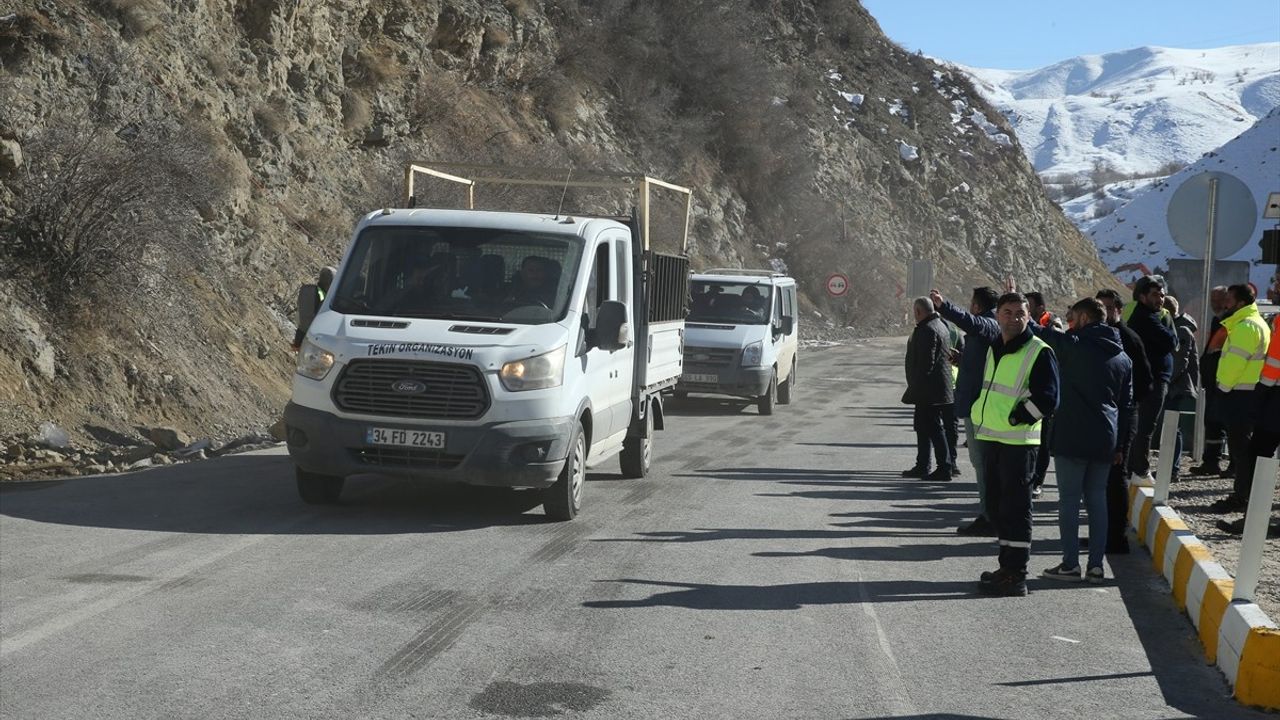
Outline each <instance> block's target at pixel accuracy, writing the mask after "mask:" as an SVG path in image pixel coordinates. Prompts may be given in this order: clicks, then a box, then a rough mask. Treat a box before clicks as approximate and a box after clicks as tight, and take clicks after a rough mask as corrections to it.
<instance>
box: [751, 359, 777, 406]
mask: <svg viewBox="0 0 1280 720" xmlns="http://www.w3.org/2000/svg"><path fill="white" fill-rule="evenodd" d="M777 402H778V371H777V370H774V371H773V377H772V378H770V379H769V387H768V388H767V389H766V390H765V391H764V394H763V395H761V396H760V397H758V398H756V408H757V409H758V410H759V411H760V414H761V415H772V414H773V406H774V405H776V404H777Z"/></svg>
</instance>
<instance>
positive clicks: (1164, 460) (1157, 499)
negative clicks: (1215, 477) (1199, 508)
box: [1151, 410, 1182, 505]
mask: <svg viewBox="0 0 1280 720" xmlns="http://www.w3.org/2000/svg"><path fill="white" fill-rule="evenodd" d="M1181 421H1182V413H1180V412H1178V411H1177V410H1165V411H1164V425H1163V426H1162V427H1161V428H1160V461H1159V462H1158V463H1156V489H1155V495H1154V497H1152V499H1151V501H1152V502H1153V503H1154V504H1156V505H1166V504H1168V501H1169V483H1170V482H1172V480H1173V464H1174V463H1175V462H1177V461H1178V458H1175V457H1174V456H1173V448H1174V444H1175V443H1176V442H1177V440H1178V423H1180V422H1181Z"/></svg>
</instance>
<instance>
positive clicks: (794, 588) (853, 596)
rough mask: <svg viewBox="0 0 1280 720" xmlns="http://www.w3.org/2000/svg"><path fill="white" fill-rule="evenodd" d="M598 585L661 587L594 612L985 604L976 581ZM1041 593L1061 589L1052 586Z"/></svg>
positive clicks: (593, 603) (596, 603) (596, 604)
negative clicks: (937, 602)
mask: <svg viewBox="0 0 1280 720" xmlns="http://www.w3.org/2000/svg"><path fill="white" fill-rule="evenodd" d="M596 582H602V583H608V582H615V583H627V584H631V585H646V586H654V587H660V588H674V589H672V590H668V591H665V592H656V593H654V594H653V595H650V596H649V597H647V598H641V599H637V600H588V601H587V602H584V603H582V605H583V607H589V608H597V609H603V608H642V607H682V608H688V609H690V610H799V609H800V608H802V607H805V606H809V605H846V604H848V605H853V604H858V603H864V602H866V603H887V602H919V601H927V600H985V599H987V598H986V597H984V596H982V595H979V594H978V584H977V583H976V582H974V581H972V580H941V581H927V580H864V581H862V582H856V581H850V582H811V583H791V584H785V585H713V584H709V583H681V582H669V581H665V580H640V579H634V578H621V579H618V580H597V581H596ZM1037 589H1038V590H1040V589H1043V590H1046V591H1047V590H1056V589H1059V588H1057V587H1053V586H1048V587H1044V588H1037Z"/></svg>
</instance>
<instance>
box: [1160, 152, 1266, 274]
mask: <svg viewBox="0 0 1280 720" xmlns="http://www.w3.org/2000/svg"><path fill="white" fill-rule="evenodd" d="M1212 180H1217V181H1218V201H1217V209H1216V210H1215V211H1214V225H1215V228H1214V232H1213V258H1214V259H1215V260H1221V259H1223V258H1228V257H1231V256H1232V255H1235V254H1236V252H1237V251H1239V250H1240V248H1242V247H1244V244H1245V243H1247V242H1249V238H1251V237H1253V229H1254V228H1255V227H1256V226H1257V224H1258V206H1257V205H1256V204H1254V202H1253V191H1251V190H1250V189H1249V186H1248V185H1245V184H1244V182H1242V181H1241V180H1240V179H1239V178H1237V177H1236V176H1234V175H1228V174H1227V173H1221V172H1202V173H1200V174H1199V175H1193V176H1191V177H1189V178H1187V179H1186V180H1185V181H1183V183H1182V185H1180V186H1178V190H1177V191H1176V192H1174V193H1173V197H1172V198H1171V199H1170V200H1169V210H1168V212H1167V213H1166V214H1165V220H1166V222H1167V223H1168V225H1169V234H1170V235H1172V236H1173V241H1174V242H1176V243H1177V244H1178V247H1180V248H1182V250H1183V251H1184V252H1186V253H1187V254H1188V255H1190V256H1191V257H1194V258H1202V257H1204V246H1205V244H1206V242H1207V240H1208V237H1207V236H1208V234H1209V185H1210V181H1212Z"/></svg>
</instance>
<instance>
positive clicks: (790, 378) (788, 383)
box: [778, 360, 796, 405]
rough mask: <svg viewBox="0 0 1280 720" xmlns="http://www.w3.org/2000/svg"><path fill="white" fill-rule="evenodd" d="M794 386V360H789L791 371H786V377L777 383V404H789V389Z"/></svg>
mask: <svg viewBox="0 0 1280 720" xmlns="http://www.w3.org/2000/svg"><path fill="white" fill-rule="evenodd" d="M795 386H796V361H795V360H792V361H791V372H789V373H787V379H786V380H784V381H782V382H780V383H778V404H779V405H790V404H791V389H792V388H794V387H795Z"/></svg>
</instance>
